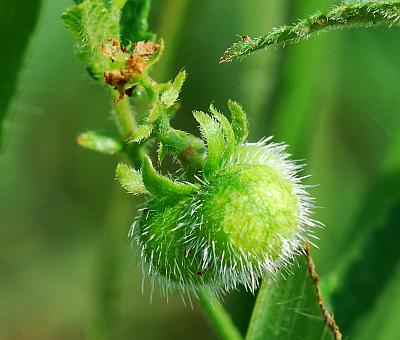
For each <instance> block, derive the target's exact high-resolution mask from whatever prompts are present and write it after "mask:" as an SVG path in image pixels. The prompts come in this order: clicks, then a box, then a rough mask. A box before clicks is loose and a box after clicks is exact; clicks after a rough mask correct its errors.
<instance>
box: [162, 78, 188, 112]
mask: <svg viewBox="0 0 400 340" xmlns="http://www.w3.org/2000/svg"><path fill="white" fill-rule="evenodd" d="M185 79H186V72H185V71H181V72H179V73H178V75H177V76H176V78H175V80H174V82H173V83H172V84H171V86H170V87H169V88H168V89H167V90H166V91H164V92H163V93H162V94H161V102H162V103H163V104H164V105H165V106H166V107H167V108H168V107H171V106H172V105H173V104H174V103H175V101H176V100H177V99H178V97H179V92H180V91H181V89H182V86H183V83H184V82H185Z"/></svg>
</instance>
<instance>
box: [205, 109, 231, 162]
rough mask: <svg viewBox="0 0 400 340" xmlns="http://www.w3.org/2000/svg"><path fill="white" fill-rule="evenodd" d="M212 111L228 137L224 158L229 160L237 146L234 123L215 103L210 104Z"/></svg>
mask: <svg viewBox="0 0 400 340" xmlns="http://www.w3.org/2000/svg"><path fill="white" fill-rule="evenodd" d="M210 112H211V113H212V114H213V116H215V118H216V119H217V120H218V122H219V124H220V125H221V127H222V129H223V131H224V134H225V138H226V148H225V152H224V160H228V159H229V158H230V157H231V155H232V153H233V151H234V149H235V146H236V137H235V132H234V131H233V128H232V125H231V123H230V122H229V120H228V118H226V116H225V115H223V114H222V113H220V112H219V111H218V110H217V109H216V108H215V107H214V105H212V104H211V105H210Z"/></svg>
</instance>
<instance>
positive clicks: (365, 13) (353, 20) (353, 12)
mask: <svg viewBox="0 0 400 340" xmlns="http://www.w3.org/2000/svg"><path fill="white" fill-rule="evenodd" d="M383 24H386V25H389V26H392V25H399V24H400V1H369V2H362V3H353V4H351V3H343V4H340V5H338V6H336V7H334V8H332V9H331V10H330V11H328V12H325V13H322V12H318V13H315V14H313V15H311V16H309V17H308V18H305V19H302V20H299V21H297V22H296V23H294V24H291V25H287V26H282V27H279V28H275V29H273V30H272V31H270V32H269V33H267V34H266V35H264V36H261V37H257V38H253V39H252V38H250V37H248V36H244V37H242V39H241V40H240V41H238V42H236V43H235V44H233V45H232V46H231V47H229V48H228V49H227V50H226V51H225V53H224V55H223V56H222V57H221V58H220V62H221V63H223V62H229V61H232V60H233V59H238V58H241V57H244V56H247V55H249V54H252V53H254V52H256V51H259V50H261V49H264V48H267V47H268V46H270V45H274V44H285V43H288V42H298V41H300V40H304V39H308V38H309V37H310V35H311V34H317V33H320V32H326V31H328V30H333V29H339V28H349V27H354V26H357V27H359V26H361V27H371V26H377V25H383Z"/></svg>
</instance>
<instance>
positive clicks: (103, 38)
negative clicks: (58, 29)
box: [62, 0, 120, 79]
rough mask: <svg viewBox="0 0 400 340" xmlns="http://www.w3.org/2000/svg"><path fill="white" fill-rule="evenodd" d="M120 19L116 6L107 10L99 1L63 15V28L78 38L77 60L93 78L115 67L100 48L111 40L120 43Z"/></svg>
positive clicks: (77, 7) (79, 6) (80, 5)
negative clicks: (86, 68)
mask: <svg viewBox="0 0 400 340" xmlns="http://www.w3.org/2000/svg"><path fill="white" fill-rule="evenodd" d="M119 16H120V10H119V9H118V7H111V8H109V7H108V6H107V5H106V4H105V3H104V2H103V1H100V0H85V1H83V2H82V3H80V4H79V5H76V6H74V7H72V8H70V9H68V10H67V11H66V12H65V13H64V14H63V15H62V21H63V22H64V25H65V26H66V27H67V28H68V29H69V30H70V31H71V33H72V34H73V35H74V36H75V37H76V38H77V39H78V52H79V55H80V57H81V58H82V60H83V61H84V62H85V64H86V65H87V67H88V70H89V72H90V74H92V75H93V76H94V77H95V78H96V79H102V78H103V73H104V71H105V70H111V69H113V68H114V66H113V63H112V61H111V60H110V58H108V57H107V56H106V55H105V54H104V52H103V48H102V46H104V45H105V44H107V43H112V39H118V40H119V38H120V28H119ZM110 39H111V40H110Z"/></svg>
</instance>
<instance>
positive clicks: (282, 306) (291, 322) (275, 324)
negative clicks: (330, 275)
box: [246, 256, 334, 340]
mask: <svg viewBox="0 0 400 340" xmlns="http://www.w3.org/2000/svg"><path fill="white" fill-rule="evenodd" d="M290 272H291V273H290V274H289V273H288V274H286V275H284V274H283V275H282V276H279V277H278V278H276V279H270V278H265V279H264V280H263V283H262V286H261V288H260V290H259V292H258V296H257V301H256V305H255V306H254V310H253V314H252V317H251V320H250V325H249V329H248V331H247V334H246V340H260V339H271V340H278V339H282V340H284V339H321V340H325V339H326V340H328V339H334V336H333V334H332V332H331V330H330V329H329V328H328V326H327V324H326V321H325V319H324V315H323V312H322V310H321V307H320V306H319V304H318V299H317V296H316V288H315V283H314V282H313V280H312V278H311V277H310V275H309V268H308V266H307V258H306V257H305V256H300V257H299V258H298V265H297V266H296V265H294V266H292V267H291V268H290Z"/></svg>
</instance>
